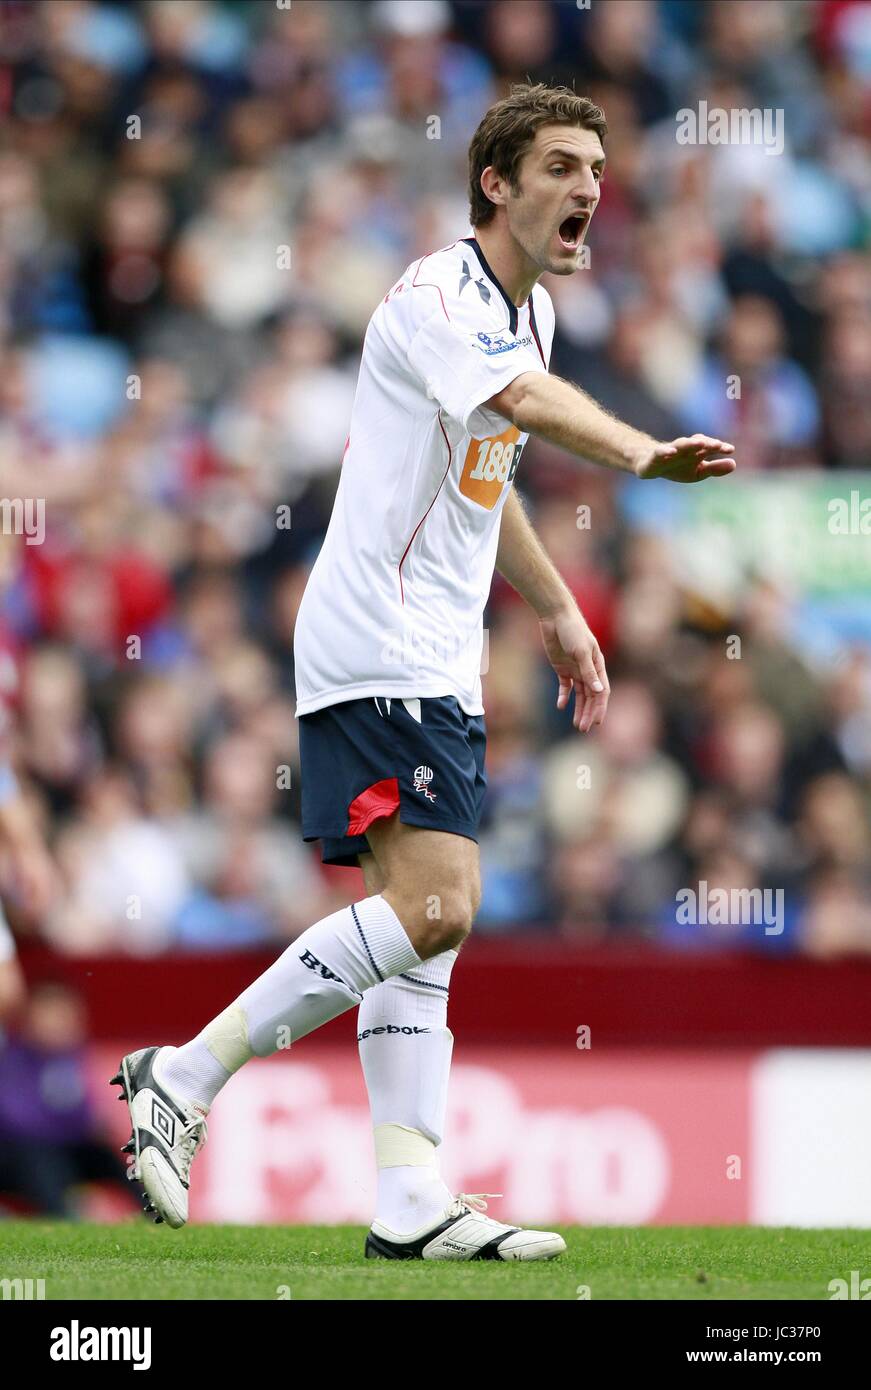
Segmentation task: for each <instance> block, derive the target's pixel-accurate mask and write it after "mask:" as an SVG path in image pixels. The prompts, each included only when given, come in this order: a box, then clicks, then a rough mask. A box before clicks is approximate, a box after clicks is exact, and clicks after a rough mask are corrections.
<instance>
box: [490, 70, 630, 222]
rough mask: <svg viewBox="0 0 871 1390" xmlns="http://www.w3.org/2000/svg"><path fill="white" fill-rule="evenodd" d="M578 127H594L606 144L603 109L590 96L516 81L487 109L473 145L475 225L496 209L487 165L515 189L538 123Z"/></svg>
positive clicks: (544, 85) (566, 89)
mask: <svg viewBox="0 0 871 1390" xmlns="http://www.w3.org/2000/svg"><path fill="white" fill-rule="evenodd" d="M543 125H574V126H580V127H582V129H584V130H594V131H595V132H596V134H597V135H598V137H599V139H600V140H601V141H602V143H603V144H604V142H605V136H606V134H607V132H608V127H607V124H606V123H605V116H604V112H603V111H602V109H601V107H599V106H597V105H596V103H595V102H594V101H590V99H589V97H579V96H577V95H576V94H575V93H574V92H572V91H570V90H569V88H568V87H548V86H547V84H546V83H544V82H538V83H536V84H535V86H532V85H530V84H528V83H526V82H520V83H517V84H516V85H515V86H513V87H512V88H511V91H510V93H509V95H508V96H507V97H503V98H502V99H501V101H497V102H495V103H494V105H493V106H491V107H490V108H489V110H488V111H487V112H486V113H485V115H484V119H483V120H482V121H481V124H480V125H479V126H478V129H477V130H476V131H475V134H474V135H473V136H472V143H471V145H470V146H469V205H470V209H471V215H470V218H469V220H470V222H471V224H472V226H473V227H483V226H484V225H485V224H486V223H487V222H490V221H491V220H492V218H493V216H494V214H495V212H496V204H495V203H491V202H490V199H489V198H488V197H487V196H486V194H485V193H484V190H483V188H482V187H481V175H482V173H483V172H484V170H485V169H486V168H487V166H488V165H489V164H492V165H493V168H494V169H495V170H496V172H497V173H498V174H499V175H501V177H502V178H503V179H507V180H508V182H509V184H510V185H511V187H512V189H514V190H515V192H516V191H517V188H518V174H519V171H520V164H521V161H522V160H523V156H524V155H525V154H526V152H527V150H528V149H529V147H530V145H531V144H532V142H533V140H534V139H535V132H536V131H537V130H538V128H539V126H543Z"/></svg>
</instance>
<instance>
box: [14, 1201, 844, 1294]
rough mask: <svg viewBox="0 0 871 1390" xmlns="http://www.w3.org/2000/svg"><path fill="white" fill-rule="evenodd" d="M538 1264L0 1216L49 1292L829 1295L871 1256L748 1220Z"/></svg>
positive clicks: (592, 1235) (21, 1264)
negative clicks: (379, 1253)
mask: <svg viewBox="0 0 871 1390" xmlns="http://www.w3.org/2000/svg"><path fill="white" fill-rule="evenodd" d="M563 1234H564V1235H565V1238H566V1242H567V1245H568V1250H567V1252H566V1254H565V1255H562V1256H561V1257H560V1258H559V1259H556V1260H551V1261H544V1262H542V1263H540V1264H497V1263H490V1262H484V1261H481V1262H479V1263H471V1264H453V1263H451V1264H441V1263H434V1262H430V1261H426V1262H424V1261H408V1262H405V1261H402V1262H399V1261H396V1262H393V1261H382V1260H364V1259H363V1235H364V1232H363V1228H362V1227H356V1226H253V1227H252V1226H189V1227H186V1228H185V1229H184V1230H182V1231H169V1230H166V1229H164V1228H161V1227H155V1226H151V1225H146V1224H145V1223H144V1222H143V1223H142V1224H141V1225H137V1224H128V1223H125V1224H123V1225H117V1226H103V1225H100V1226H98V1225H71V1224H55V1223H47V1222H23V1221H0V1279H6V1278H16V1277H17V1278H22V1279H26V1278H29V1279H44V1280H45V1297H46V1299H75V1300H78V1299H101V1300H102V1299H193V1300H200V1299H278V1298H282V1297H283V1298H285V1299H287V1298H290V1299H306V1300H312V1299H351V1300H360V1299H366V1300H369V1299H371V1300H374V1301H377V1300H381V1299H400V1300H406V1299H450V1300H461V1301H466V1300H475V1299H482V1300H492V1299H510V1300H523V1301H526V1300H529V1299H544V1300H559V1299H571V1300H576V1299H577V1298H578V1297H579V1296H582V1295H581V1292H580V1291H579V1286H581V1288H583V1287H584V1286H585V1287H588V1288H589V1297H590V1298H592V1299H593V1300H595V1299H700V1300H705V1299H707V1300H714V1301H716V1300H718V1299H828V1298H829V1297H830V1294H829V1291H828V1284H829V1280H831V1279H834V1278H837V1277H842V1278H846V1279H847V1280H849V1277H850V1271H851V1270H853V1269H859V1270H862V1269H864V1268H865V1267H866V1266H867V1260H868V1236H867V1233H866V1232H862V1231H835V1230H822V1231H803V1230H802V1231H800V1230H793V1229H789V1230H762V1229H759V1228H753V1227H728V1226H727V1227H688V1226H681V1227H644V1228H638V1229H635V1228H628V1227H610V1228H605V1227H596V1228H594V1229H587V1228H583V1227H579V1226H575V1227H570V1228H568V1229H564V1230H563Z"/></svg>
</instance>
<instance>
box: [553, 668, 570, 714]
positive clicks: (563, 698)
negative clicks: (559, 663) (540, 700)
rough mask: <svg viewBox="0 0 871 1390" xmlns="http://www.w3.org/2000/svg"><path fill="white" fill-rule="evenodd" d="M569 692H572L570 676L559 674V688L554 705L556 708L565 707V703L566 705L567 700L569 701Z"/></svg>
mask: <svg viewBox="0 0 871 1390" xmlns="http://www.w3.org/2000/svg"><path fill="white" fill-rule="evenodd" d="M571 693H572V681H571V677H570V676H560V677H559V690H558V691H557V697H556V707H557V709H565V707H566V705H567V704H568V702H569V696H570V695H571Z"/></svg>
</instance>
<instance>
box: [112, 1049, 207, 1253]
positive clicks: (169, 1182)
mask: <svg viewBox="0 0 871 1390" xmlns="http://www.w3.org/2000/svg"><path fill="white" fill-rule="evenodd" d="M161 1050H162V1049H161V1048H159V1047H144V1048H142V1049H141V1050H140V1051H139V1052H130V1053H128V1055H127V1056H126V1057H124V1058H122V1061H121V1065H120V1067H119V1068H118V1074H117V1076H113V1077H112V1080H111V1081H110V1082H109V1085H110V1086H118V1085H120V1087H121V1094H120V1096H119V1097H118V1099H119V1100H126V1101H127V1104H128V1106H129V1108H130V1125H131V1128H132V1130H133V1133H132V1134H131V1136H130V1139H129V1140H128V1142H127V1143H126V1144H125V1145H124V1146H123V1148H122V1153H129V1154H133V1162H132V1163H131V1164H130V1166H129V1167H128V1170H127V1176H128V1178H130V1179H131V1181H132V1180H134V1179H135V1180H137V1181H138V1182H141V1183H142V1186H143V1187H144V1188H145V1193H146V1197H147V1199H148V1200H147V1201H146V1203H145V1210H146V1211H147V1212H153V1213H154V1219H155V1221H156V1222H157V1223H158V1224H159V1223H160V1222H161V1221H165V1222H166V1224H167V1226H172V1227H174V1228H176V1229H177V1228H178V1227H179V1226H183V1225H184V1224H185V1222H186V1221H187V1219H188V1189H189V1187H190V1171H191V1164H192V1163H193V1161H194V1158H195V1157H196V1154H197V1151H198V1150H199V1149H200V1148H201V1147H202V1145H203V1144H204V1143H205V1142H206V1139H207V1137H208V1129H207V1127H206V1118H205V1117H206V1115H207V1114H208V1113H209V1112H208V1107H207V1106H205V1105H199V1104H196V1105H191V1104H190V1103H189V1102H188V1101H184V1100H181V1099H180V1098H179V1097H178V1096H174V1095H173V1094H172V1092H171V1091H168V1090H167V1089H166V1087H165V1086H162V1085H161V1084H160V1082H159V1081H158V1080H157V1078H156V1076H155V1074H154V1060H155V1058H156V1057H157V1054H158V1052H160V1051H161Z"/></svg>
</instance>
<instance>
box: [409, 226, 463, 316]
mask: <svg viewBox="0 0 871 1390" xmlns="http://www.w3.org/2000/svg"><path fill="white" fill-rule="evenodd" d="M456 244H457V243H456V242H455V241H453V242H451V245H450V246H443V247H442V248H441V250H440V251H427V253H426V255H425V256H421V258H420V265H419V266H418V267H417V270H416V271H415V272H414V279H413V280H412V282H411V288H412V289H413V290H424V289H426V290H438V295H439V299H440V300H441V302H442V309H444V314H445V318H446V319H447V321H448V323H450V321H451V316H450V314H449V313H448V311H447V309H445V297H444V295H443V294H442V292H441V289H440V288H439V286H438V285H436V284H434V283H433V282H432V281H431V280H421V281H418V278H417V277H418V275H419V274H420V272H421V271H422V270H423V263H424V261H428V260H429V258H430V256H440V255H441V254H442V251H453V249H454V247H455V246H456Z"/></svg>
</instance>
